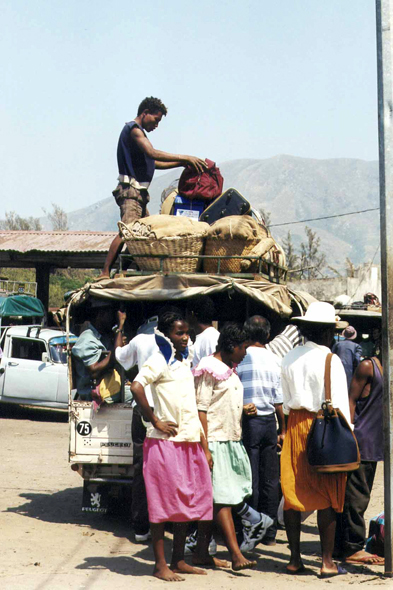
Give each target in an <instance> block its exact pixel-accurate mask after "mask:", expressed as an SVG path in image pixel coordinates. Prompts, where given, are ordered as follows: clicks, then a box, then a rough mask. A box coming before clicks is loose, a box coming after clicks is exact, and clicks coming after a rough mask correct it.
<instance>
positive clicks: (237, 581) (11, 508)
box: [0, 406, 393, 590]
mask: <svg viewBox="0 0 393 590" xmlns="http://www.w3.org/2000/svg"><path fill="white" fill-rule="evenodd" d="M0 432H1V448H2V452H3V457H2V461H1V465H2V473H1V479H0V492H1V494H0V531H1V532H0V538H1V560H0V588H1V589H4V590H19V589H23V590H57V589H59V590H62V589H63V588H64V589H66V588H72V589H89V590H104V589H105V590H108V588H116V590H123V589H127V590H128V589H129V588H130V586H131V587H134V588H138V590H145V589H151V588H156V587H157V588H162V587H164V586H166V585H167V584H165V583H164V582H161V581H159V580H156V579H154V578H152V577H151V576H150V573H151V571H152V565H153V553H152V549H151V546H149V545H147V546H140V545H135V544H133V543H132V536H131V534H130V528H129V524H128V521H127V518H126V517H124V515H123V516H119V515H118V516H112V517H108V516H105V517H103V516H100V515H94V514H84V513H82V512H81V510H80V506H81V497H82V487H81V483H82V481H81V478H80V476H79V475H78V474H75V473H74V472H72V471H71V470H70V468H69V465H68V459H67V452H68V424H67V415H66V414H64V413H62V412H50V411H42V410H35V409H28V408H12V407H10V408H7V407H4V406H1V407H0ZM382 500H383V485H382V468H379V470H378V473H377V480H376V484H375V487H374V492H373V498H372V503H371V506H370V509H369V512H368V515H369V516H372V515H374V514H377V513H378V512H379V511H380V509H381V506H382ZM303 531H304V533H303V536H302V540H303V552H304V562H305V564H306V565H307V566H308V567H310V568H311V569H312V571H313V574H312V575H310V576H307V577H298V578H294V577H293V576H288V575H286V574H285V573H283V572H284V567H285V564H286V563H287V560H288V546H287V542H286V536H285V532H284V531H280V532H279V534H278V543H277V545H276V546H275V547H263V546H259V547H258V548H257V550H256V552H255V555H256V557H257V558H258V568H257V570H255V571H252V572H249V573H241V574H235V573H233V572H231V571H230V570H221V571H209V572H208V575H207V576H203V577H202V576H198V577H196V576H190V577H188V578H187V580H186V581H185V582H182V583H181V587H182V589H183V590H191V589H192V590H195V588H196V587H197V588H198V590H199V589H201V590H204V589H209V590H212V589H213V590H221V589H225V590H232V589H233V590H234V589H237V590H249V588H250V584H251V585H252V586H257V585H258V588H259V589H264V588H269V589H271V588H272V587H274V588H275V590H284V589H285V590H286V589H287V586H288V583H291V585H292V584H294V585H296V587H297V588H303V587H304V588H306V587H308V588H311V586H313V585H315V584H318V585H322V586H324V585H325V584H333V585H336V586H337V587H338V586H340V587H343V586H345V587H346V586H349V585H353V584H355V585H357V584H365V586H370V585H372V586H379V585H384V586H385V587H393V580H387V579H384V578H383V577H382V573H383V568H380V567H373V568H371V567H363V568H362V567H357V566H349V567H348V570H349V571H350V574H349V575H348V576H345V577H340V578H335V579H332V580H319V579H318V578H317V577H316V576H317V573H318V571H319V565H320V559H319V541H318V534H317V528H316V525H315V518H314V517H313V516H311V517H310V518H309V520H307V522H306V523H305V524H304V525H303ZM170 544H171V543H170V536H169V535H168V539H167V546H168V556H169V551H170ZM219 549H220V552H219V556H221V557H223V558H226V557H227V554H226V551H225V548H224V547H222V546H220V547H219ZM362 587H363V586H362Z"/></svg>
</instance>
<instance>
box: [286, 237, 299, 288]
mask: <svg viewBox="0 0 393 590" xmlns="http://www.w3.org/2000/svg"><path fill="white" fill-rule="evenodd" d="M282 246H283V250H284V253H285V258H286V262H287V267H288V270H294V269H296V268H299V266H300V261H299V256H298V255H297V254H295V246H294V245H293V242H292V236H291V232H290V231H288V233H287V235H286V237H285V238H283V240H282ZM290 276H291V279H293V278H297V276H298V275H297V274H296V273H290Z"/></svg>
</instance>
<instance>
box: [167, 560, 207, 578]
mask: <svg viewBox="0 0 393 590" xmlns="http://www.w3.org/2000/svg"><path fill="white" fill-rule="evenodd" d="M170 568H171V570H172V571H173V572H176V573H177V574H197V575H198V576H206V574H207V572H205V570H201V569H200V568H199V567H193V566H192V565H188V563H186V562H185V561H184V559H181V560H180V561H176V562H175V563H171V565H170Z"/></svg>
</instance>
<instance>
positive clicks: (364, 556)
mask: <svg viewBox="0 0 393 590" xmlns="http://www.w3.org/2000/svg"><path fill="white" fill-rule="evenodd" d="M344 561H345V563H353V564H358V565H384V564H385V559H384V558H383V557H380V556H379V555H375V554H374V553H367V551H356V553H352V555H348V556H347V557H346V558H345V560H344Z"/></svg>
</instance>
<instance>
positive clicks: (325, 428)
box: [306, 353, 360, 473]
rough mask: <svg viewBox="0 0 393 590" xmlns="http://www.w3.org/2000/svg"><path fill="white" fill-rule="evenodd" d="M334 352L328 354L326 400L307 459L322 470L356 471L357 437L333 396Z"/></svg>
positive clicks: (314, 425) (313, 429)
mask: <svg viewBox="0 0 393 590" xmlns="http://www.w3.org/2000/svg"><path fill="white" fill-rule="evenodd" d="M332 357H333V354H332V353H330V354H328V355H327V357H326V364H325V400H324V401H323V402H322V407H321V409H320V410H319V412H318V413H317V415H316V417H315V418H314V420H313V423H312V425H311V428H310V432H309V433H308V437H307V444H306V451H307V459H308V462H309V464H310V465H311V467H313V469H315V471H317V472H318V473H341V472H343V471H355V470H356V469H358V467H359V465H360V453H359V447H358V443H357V440H356V438H355V435H354V433H353V432H352V429H351V427H350V426H349V424H348V422H347V421H346V419H345V417H344V415H343V414H342V412H341V411H340V410H339V409H338V408H333V404H332V400H331V378H330V373H331V364H332Z"/></svg>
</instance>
